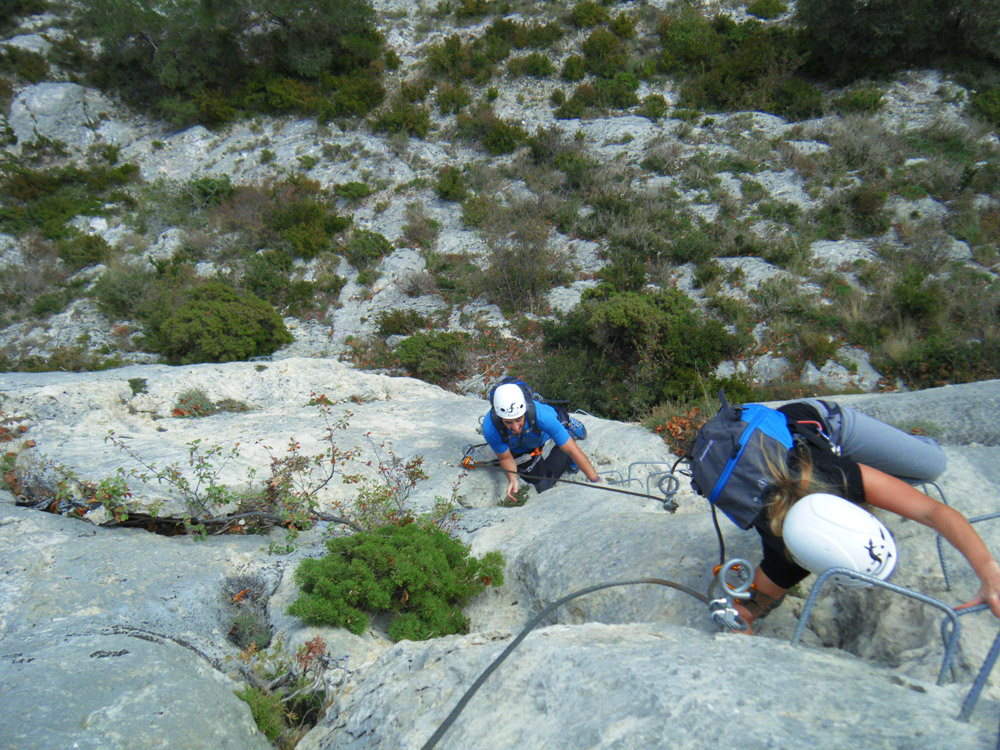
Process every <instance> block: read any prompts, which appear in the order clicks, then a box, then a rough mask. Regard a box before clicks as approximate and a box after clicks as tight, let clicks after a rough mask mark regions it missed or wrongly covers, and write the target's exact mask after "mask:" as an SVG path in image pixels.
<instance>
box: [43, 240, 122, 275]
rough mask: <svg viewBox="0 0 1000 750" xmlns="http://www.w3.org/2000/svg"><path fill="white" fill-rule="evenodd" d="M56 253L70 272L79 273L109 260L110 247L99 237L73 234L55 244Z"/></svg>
mask: <svg viewBox="0 0 1000 750" xmlns="http://www.w3.org/2000/svg"><path fill="white" fill-rule="evenodd" d="M56 252H58V253H59V257H60V259H61V260H62V262H63V263H65V264H66V265H67V267H69V269H70V270H72V271H79V270H80V269H81V268H85V267H86V266H93V265H96V264H98V263H104V262H105V261H107V260H109V259H110V256H111V246H110V245H108V243H107V242H105V240H104V238H103V237H101V236H100V235H96V234H83V233H81V232H73V233H71V234H70V235H69V236H68V237H65V238H64V239H61V240H59V241H58V242H57V243H56Z"/></svg>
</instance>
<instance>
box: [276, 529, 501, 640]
mask: <svg viewBox="0 0 1000 750" xmlns="http://www.w3.org/2000/svg"><path fill="white" fill-rule="evenodd" d="M326 547H327V554H326V555H325V556H324V557H322V558H319V559H315V560H303V561H302V562H301V563H300V564H299V566H298V567H297V568H296V570H295V581H296V583H298V585H299V587H300V590H301V593H300V595H299V597H298V598H297V599H296V600H295V601H294V602H293V603H292V604H291V606H289V608H288V612H289V614H292V615H295V616H296V617H300V618H302V619H303V620H304V621H305V622H306V623H308V624H310V625H326V626H333V627H345V628H347V629H348V630H350V631H351V632H352V633H356V634H361V633H363V632H364V630H365V628H367V627H368V617H369V613H377V612H386V613H390V614H391V615H392V619H391V622H390V624H389V629H388V630H389V637H390V638H392V639H393V640H395V641H398V640H403V639H409V640H426V639H428V638H434V637H440V636H444V635H451V634H454V633H463V632H465V631H466V629H467V627H468V626H467V623H466V619H465V617H464V615H463V614H462V608H463V607H464V606H465V605H466V604H468V602H469V601H470V600H471V599H472V598H473V597H474V596H476V595H477V594H479V593H480V592H482V591H483V590H484V589H485V587H486V586H490V585H492V586H499V585H500V584H502V583H503V572H502V571H503V558H502V556H501V555H500V553H499V552H496V551H494V552H488V553H486V555H484V556H483V557H482V558H475V557H472V556H470V555H469V550H468V547H467V546H466V545H464V544H462V543H461V542H459V541H457V540H455V539H453V538H451V537H450V536H449V535H448V534H447V533H446V532H444V531H442V530H441V529H439V528H437V527H436V526H434V525H432V524H426V523H409V524H406V525H404V526H388V527H384V528H381V529H378V530H376V531H373V532H363V533H360V534H354V535H352V536H348V537H338V538H334V539H328V540H327V542H326Z"/></svg>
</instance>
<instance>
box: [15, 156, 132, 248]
mask: <svg viewBox="0 0 1000 750" xmlns="http://www.w3.org/2000/svg"><path fill="white" fill-rule="evenodd" d="M138 174H139V167H138V166H137V165H135V164H120V165H117V166H114V167H108V166H107V165H96V166H93V167H89V168H82V167H78V166H65V167H55V168H50V169H42V170H33V169H30V168H29V167H27V166H24V165H23V163H21V162H15V161H13V160H7V161H4V162H3V163H0V229H2V230H3V231H4V232H7V233H9V234H14V235H20V234H23V233H24V232H27V231H29V230H37V231H38V232H40V233H41V234H42V236H44V237H46V238H48V239H52V240H60V239H66V238H70V237H72V236H74V233H75V232H76V230H74V229H73V228H72V227H70V226H69V224H68V223H67V222H69V220H70V219H72V218H73V217H74V216H80V215H83V216H104V215H106V214H107V211H108V209H107V206H106V204H107V203H108V202H109V201H112V200H114V199H115V198H118V197H121V195H120V193H119V190H120V188H122V187H123V186H125V185H127V184H129V183H131V182H133V181H135V179H136V178H137V176H138Z"/></svg>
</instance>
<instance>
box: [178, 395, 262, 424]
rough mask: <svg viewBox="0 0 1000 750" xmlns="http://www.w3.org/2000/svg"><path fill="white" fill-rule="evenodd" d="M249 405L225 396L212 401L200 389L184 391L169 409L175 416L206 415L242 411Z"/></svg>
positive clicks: (247, 408)
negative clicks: (219, 399)
mask: <svg viewBox="0 0 1000 750" xmlns="http://www.w3.org/2000/svg"><path fill="white" fill-rule="evenodd" d="M249 409H250V407H248V406H247V405H246V404H244V403H243V402H242V401H237V400H235V399H231V398H225V399H222V400H221V401H212V400H211V399H209V398H208V396H206V395H205V392H204V391H202V390H200V389H193V390H188V391H184V392H183V393H181V394H180V395H179V396H177V403H175V404H174V408H173V409H172V410H171V414H172V415H173V416H175V417H208V416H211V415H212V414H218V413H219V412H223V411H230V412H244V411H249Z"/></svg>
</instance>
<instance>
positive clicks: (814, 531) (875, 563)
mask: <svg viewBox="0 0 1000 750" xmlns="http://www.w3.org/2000/svg"><path fill="white" fill-rule="evenodd" d="M781 531H782V536H783V537H784V539H785V546H786V547H788V551H789V552H790V553H791V555H792V558H793V559H794V560H795V562H797V563H798V564H799V565H801V566H802V567H803V568H806V569H807V570H810V571H812V572H813V573H816V574H817V575H818V574H820V573H822V572H824V571H826V570H829V569H830V568H847V569H848V570H854V571H857V572H859V573H865V574H867V575H870V576H873V577H874V578H878V579H880V580H883V581H884V580H886V579H887V578H888V577H889V576H890V575H891V574H892V571H893V568H895V566H896V542H895V541H893V538H892V534H890V533H889V530H888V529H887V528H886V527H885V526H884V525H883V524H882V522H881V521H879V520H878V519H877V518H875V516H873V515H872V514H871V513H869V512H868V511H866V510H865V509H864V508H861V507H859V506H857V505H855V504H854V503H852V502H849V501H848V500H845V499H844V498H842V497H837V496H836V495H830V494H827V493H824V492H817V493H814V494H812V495H806V496H805V497H803V498H802V499H801V500H799V501H798V502H797V503H795V505H793V506H792V507H791V509H790V510H789V511H788V514H787V515H786V516H785V522H784V524H783V526H782V530H781ZM833 578H835V579H836V580H837V581H838V582H839V583H841V584H843V585H845V586H857V587H864V586H868V585H870V584H867V583H865V582H864V581H859V580H857V579H854V578H848V577H847V576H833Z"/></svg>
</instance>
